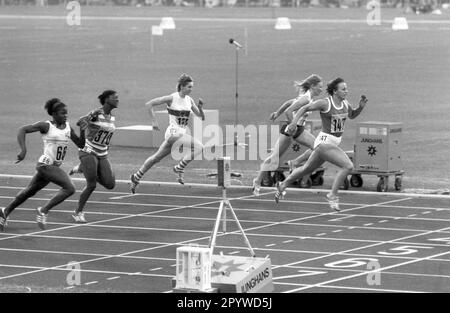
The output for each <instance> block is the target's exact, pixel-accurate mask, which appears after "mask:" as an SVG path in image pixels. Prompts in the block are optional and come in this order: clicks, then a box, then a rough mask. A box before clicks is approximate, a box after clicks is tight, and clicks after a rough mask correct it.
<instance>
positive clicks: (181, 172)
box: [173, 165, 184, 185]
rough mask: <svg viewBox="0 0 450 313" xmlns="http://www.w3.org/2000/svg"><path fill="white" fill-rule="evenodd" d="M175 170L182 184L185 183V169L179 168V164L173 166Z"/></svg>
mask: <svg viewBox="0 0 450 313" xmlns="http://www.w3.org/2000/svg"><path fill="white" fill-rule="evenodd" d="M173 171H174V172H175V174H177V176H178V177H177V181H178V182H179V183H180V184H182V185H184V170H183V169H181V168H179V167H178V165H175V166H174V167H173Z"/></svg>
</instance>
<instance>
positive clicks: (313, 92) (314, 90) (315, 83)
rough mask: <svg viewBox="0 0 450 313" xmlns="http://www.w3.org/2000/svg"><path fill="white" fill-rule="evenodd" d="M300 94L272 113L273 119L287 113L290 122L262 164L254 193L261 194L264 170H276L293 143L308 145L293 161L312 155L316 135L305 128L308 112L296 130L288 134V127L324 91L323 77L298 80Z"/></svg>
mask: <svg viewBox="0 0 450 313" xmlns="http://www.w3.org/2000/svg"><path fill="white" fill-rule="evenodd" d="M297 86H298V88H299V95H298V96H297V98H295V99H291V100H288V101H286V102H285V103H283V104H282V105H281V106H280V108H279V109H278V110H277V111H276V112H273V113H272V114H271V115H270V119H271V120H272V121H274V120H276V119H277V118H278V117H279V116H280V115H281V114H283V113H285V114H286V117H287V119H288V124H285V125H283V126H282V127H281V129H280V136H279V138H278V140H277V142H276V143H275V145H274V146H273V148H272V152H271V154H270V155H269V156H268V157H267V158H266V159H265V160H264V162H263V163H262V164H261V168H260V171H259V172H258V175H257V176H256V178H255V179H254V180H253V194H254V195H255V196H258V195H259V191H260V188H261V181H262V179H263V175H264V172H266V171H275V170H276V169H277V168H278V167H279V160H280V158H281V156H282V155H283V154H284V153H285V152H286V151H287V149H288V148H289V146H290V145H291V143H292V142H293V141H294V140H295V141H296V142H298V143H300V144H302V145H304V146H306V147H308V148H309V149H308V150H306V151H305V152H304V153H303V154H302V155H300V156H299V157H298V158H297V159H295V161H294V162H292V161H289V162H290V164H291V163H295V164H300V163H303V162H305V161H306V160H307V159H308V157H309V156H310V155H311V150H312V149H313V144H314V136H313V135H312V134H311V133H310V132H309V131H307V130H305V123H306V117H307V114H305V115H304V116H303V117H302V118H301V119H299V120H298V122H297V126H296V129H295V132H294V133H293V134H288V133H287V132H286V128H287V126H288V125H289V123H290V121H292V119H293V114H294V113H295V112H297V110H299V109H300V108H301V107H302V106H304V105H306V104H308V103H310V102H311V100H312V98H314V97H317V96H319V95H320V94H321V93H322V88H323V83H322V78H321V77H320V76H318V75H315V74H312V75H310V76H309V77H307V78H306V79H305V80H303V81H302V82H298V83H297Z"/></svg>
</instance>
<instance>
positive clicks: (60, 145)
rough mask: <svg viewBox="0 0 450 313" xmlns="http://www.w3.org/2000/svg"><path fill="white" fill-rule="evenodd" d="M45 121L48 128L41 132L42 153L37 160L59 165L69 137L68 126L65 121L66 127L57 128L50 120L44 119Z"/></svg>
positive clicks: (64, 153) (64, 154)
mask: <svg viewBox="0 0 450 313" xmlns="http://www.w3.org/2000/svg"><path fill="white" fill-rule="evenodd" d="M46 123H48V124H49V128H48V132H47V133H45V134H42V140H43V141H44V153H43V154H42V155H41V157H40V158H39V161H38V162H39V163H44V164H46V165H56V166H60V165H61V164H62V162H63V161H64V157H65V156H66V152H67V146H68V144H69V139H70V126H69V123H68V122H66V127H64V129H59V128H58V127H56V125H54V124H53V123H52V122H50V121H46Z"/></svg>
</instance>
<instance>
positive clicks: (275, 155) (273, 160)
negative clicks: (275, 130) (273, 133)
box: [254, 134, 292, 185]
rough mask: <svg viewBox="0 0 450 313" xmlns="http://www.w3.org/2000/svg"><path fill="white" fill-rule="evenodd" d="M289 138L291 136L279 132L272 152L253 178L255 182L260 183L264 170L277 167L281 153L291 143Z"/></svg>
mask: <svg viewBox="0 0 450 313" xmlns="http://www.w3.org/2000/svg"><path fill="white" fill-rule="evenodd" d="M291 140H292V139H291V137H288V136H286V135H283V134H280V137H279V138H278V140H277V142H276V143H275V145H274V146H273V149H272V152H271V153H270V155H269V156H268V157H267V158H266V159H265V160H264V162H263V163H262V164H261V168H260V170H259V172H258V175H257V176H256V178H255V179H254V183H255V184H257V185H261V181H262V178H263V176H264V172H267V171H274V170H276V169H277V168H278V166H279V161H280V158H281V156H282V155H283V153H285V152H286V150H287V149H288V148H289V145H290V144H291Z"/></svg>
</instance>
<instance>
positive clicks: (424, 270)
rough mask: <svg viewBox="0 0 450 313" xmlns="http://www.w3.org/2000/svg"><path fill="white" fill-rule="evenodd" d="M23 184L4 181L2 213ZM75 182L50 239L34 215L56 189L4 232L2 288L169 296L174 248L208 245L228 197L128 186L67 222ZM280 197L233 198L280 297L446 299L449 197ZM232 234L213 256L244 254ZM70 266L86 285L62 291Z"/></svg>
mask: <svg viewBox="0 0 450 313" xmlns="http://www.w3.org/2000/svg"><path fill="white" fill-rule="evenodd" d="M28 181H29V177H22V176H7V175H0V206H1V207H4V206H6V205H7V203H8V202H10V201H11V200H12V199H13V197H14V195H15V194H16V193H17V192H18V191H19V190H20V189H22V188H23V187H24V186H25V185H26V184H27V183H28ZM75 183H76V186H77V193H76V194H75V195H74V196H73V197H71V198H70V199H69V200H67V201H65V202H64V203H63V204H61V205H60V206H58V207H56V208H55V209H54V210H53V211H52V212H51V213H50V215H49V224H48V228H47V230H45V231H41V230H40V229H39V228H38V227H37V225H36V223H35V211H34V210H35V208H36V207H38V206H40V205H42V204H43V203H44V202H45V201H47V200H48V199H49V198H50V197H51V195H52V194H54V192H55V191H56V187H55V186H54V185H49V187H48V188H47V189H44V190H42V191H41V192H40V193H38V194H37V195H36V196H35V197H34V198H32V199H30V200H28V201H27V202H25V203H24V204H23V205H22V206H20V207H19V208H18V209H16V211H14V213H13V215H12V216H11V217H10V221H9V225H8V227H7V229H6V231H5V232H4V233H0V286H21V287H23V288H26V287H28V288H29V289H25V290H30V289H31V290H33V288H44V289H45V288H49V289H51V288H56V289H59V290H64V289H67V290H70V291H72V290H73V291H76V290H77V289H78V290H83V291H92V292H94V291H110V292H120V291H125V292H155V293H160V292H172V290H171V279H172V277H174V275H175V258H176V248H177V247H179V246H181V245H186V244H190V243H196V244H200V245H207V244H208V241H209V236H210V234H211V231H212V229H213V225H214V221H215V218H216V214H217V209H218V207H219V203H220V200H221V198H220V195H221V192H220V190H218V189H217V188H215V187H213V186H201V185H191V186H180V185H176V184H167V183H159V184H158V183H148V184H147V183H144V184H141V186H140V188H139V189H138V192H139V193H138V194H136V195H134V196H132V195H130V194H129V193H128V189H127V184H126V182H122V181H121V182H118V184H117V187H116V189H115V190H113V191H106V190H104V189H103V188H98V190H97V191H96V192H95V193H94V194H93V196H92V197H91V199H90V202H89V203H88V206H87V208H86V210H87V218H88V220H89V223H88V224H85V225H77V224H74V223H72V220H71V217H70V214H71V212H72V211H73V209H74V208H75V207H76V203H77V198H78V196H79V192H80V189H81V188H82V181H81V180H76V181H75ZM273 193H274V191H273V189H264V190H263V192H262V195H261V196H260V197H253V196H252V195H251V192H250V188H233V189H232V190H230V191H229V192H228V195H229V198H230V199H232V200H231V204H232V206H233V208H234V210H235V212H236V214H237V216H238V218H239V220H240V222H241V224H242V226H243V227H244V229H245V232H246V234H247V236H248V237H249V240H250V243H251V244H252V247H253V248H254V250H255V252H256V255H257V256H258V257H265V256H270V259H271V262H272V269H273V275H274V286H275V292H277V293H281V292H287V293H291V292H450V224H449V221H450V205H449V204H450V197H448V196H416V195H409V194H401V193H399V194H391V193H386V194H384V193H376V192H374V193H370V192H364V193H358V192H353V193H348V192H346V193H342V196H341V202H342V204H341V207H342V209H343V210H342V212H341V213H339V214H336V213H331V212H330V210H329V209H328V205H327V203H326V202H325V201H324V193H323V192H322V191H320V190H289V192H288V195H287V196H286V199H285V200H284V201H282V202H281V203H280V204H279V205H276V204H275V202H274V201H273ZM228 216H231V215H230V214H228ZM227 228H228V233H227V234H226V235H223V234H222V235H220V236H219V237H218V239H217V246H216V249H215V253H219V252H220V251H222V252H223V253H224V254H231V255H240V256H249V252H248V250H247V248H246V245H245V243H244V242H243V240H242V237H241V236H240V235H239V233H237V232H236V230H237V227H235V224H234V222H233V221H232V220H231V221H229V222H228V224H227ZM70 262H76V263H77V264H78V265H79V266H80V269H81V276H80V277H81V284H80V285H77V286H71V285H68V284H67V279H66V278H67V276H68V274H69V271H68V268H69V269H73V267H70V266H69V267H68V264H69V263H70ZM377 264H379V267H372V265H373V266H376V265H377ZM370 271H372V272H370ZM378 273H380V275H379V280H378V281H377V280H376V277H377V276H376V274H378ZM368 278H369V279H368ZM370 282H372V283H370ZM378 282H379V284H378ZM41 290H42V289H41Z"/></svg>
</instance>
